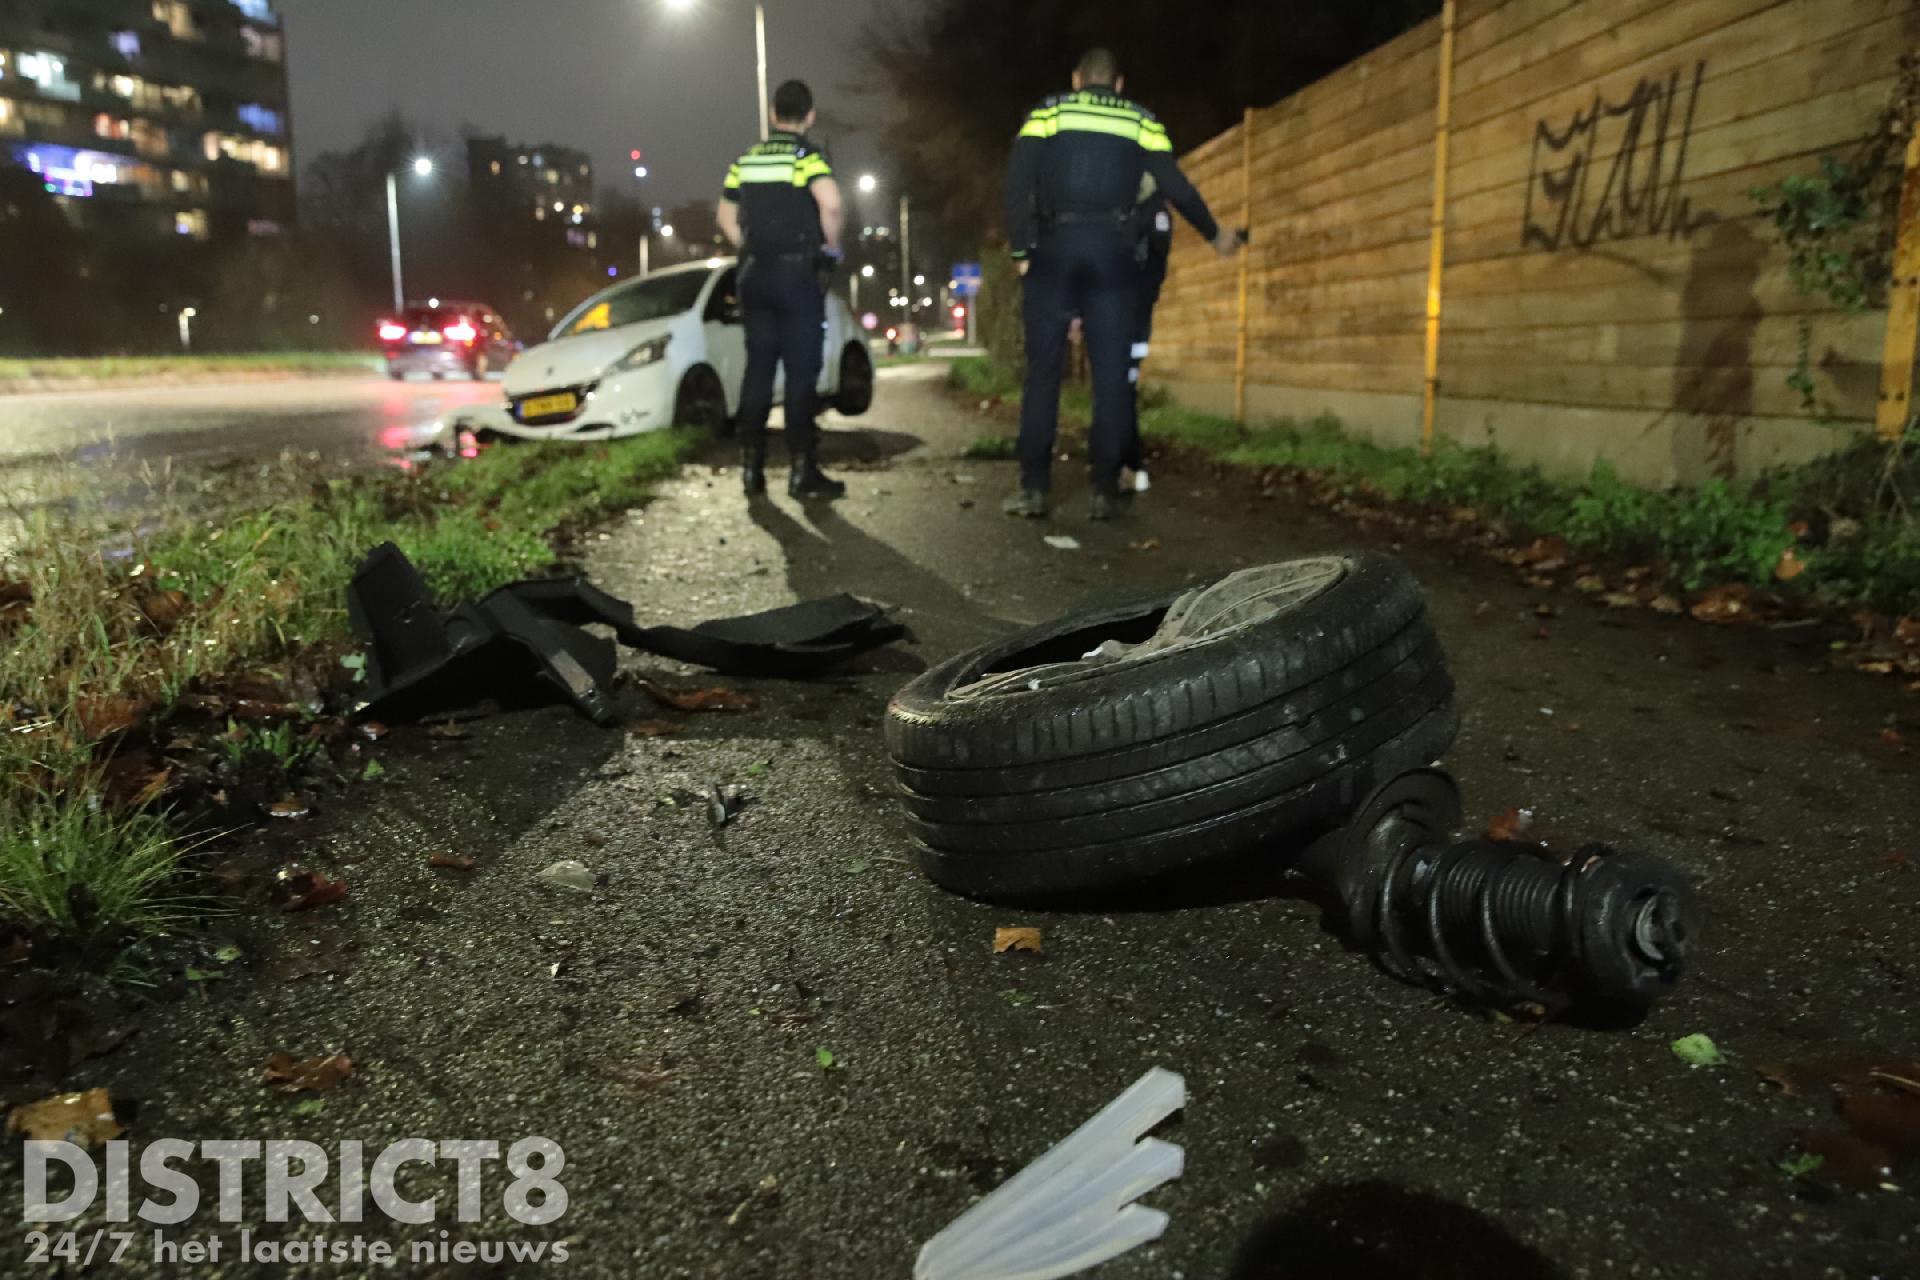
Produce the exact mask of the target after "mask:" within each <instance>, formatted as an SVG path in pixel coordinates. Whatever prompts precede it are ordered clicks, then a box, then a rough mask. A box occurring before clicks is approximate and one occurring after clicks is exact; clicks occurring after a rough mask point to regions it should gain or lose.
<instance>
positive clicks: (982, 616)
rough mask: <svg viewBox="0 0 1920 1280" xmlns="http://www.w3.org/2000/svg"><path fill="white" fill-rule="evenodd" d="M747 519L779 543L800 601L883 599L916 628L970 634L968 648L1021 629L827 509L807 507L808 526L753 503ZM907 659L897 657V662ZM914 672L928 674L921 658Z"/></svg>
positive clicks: (782, 512) (822, 505) (820, 505)
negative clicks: (850, 596) (846, 594)
mask: <svg viewBox="0 0 1920 1280" xmlns="http://www.w3.org/2000/svg"><path fill="white" fill-rule="evenodd" d="M749 514H750V515H751V517H752V519H753V522H754V524H756V525H758V526H759V527H760V528H761V529H762V530H763V531H764V532H766V533H767V534H768V535H769V536H770V537H772V538H773V540H774V541H775V542H777V543H778V544H779V545H780V549H781V551H782V553H783V554H784V555H785V556H786V560H787V584H788V586H789V587H791V588H792V590H793V593H794V595H796V596H797V597H799V598H800V599H802V600H806V599H811V598H812V597H814V596H822V595H831V594H833V593H834V592H838V591H851V592H854V593H855V594H857V595H861V596H868V597H872V598H875V599H877V600H878V601H879V602H880V603H882V604H884V605H886V606H887V607H888V610H889V611H890V612H892V613H894V615H895V616H896V617H898V618H899V620H900V621H901V622H904V623H906V624H907V626H908V628H909V629H910V630H912V629H919V628H922V627H932V628H935V629H938V630H940V631H942V632H943V633H944V632H950V631H964V632H965V633H966V634H967V635H968V636H969V637H973V638H970V639H969V640H968V641H967V643H974V642H976V639H975V638H977V639H979V640H984V639H986V638H987V637H989V636H993V635H998V634H1002V633H1004V632H1006V631H1010V630H1012V629H1013V628H1014V625H1015V624H1013V623H1011V622H1008V621H1006V620H1005V619H1002V618H998V617H995V616H993V615H992V614H989V613H987V612H986V610H985V609H984V608H983V607H982V606H981V605H980V603H979V602H977V601H975V600H972V599H969V598H968V596H967V595H966V594H965V593H964V592H962V591H960V590H958V589H957V588H955V587H954V586H953V585H952V584H950V583H948V582H947V581H946V580H945V579H943V578H941V577H939V576H938V575H937V574H933V573H929V572H928V571H927V570H926V569H924V568H922V567H921V566H920V565H919V564H917V563H915V562H914V561H913V560H911V559H910V558H908V557H907V556H905V555H903V554H901V553H900V552H899V551H897V550H895V549H894V548H893V547H891V546H889V545H888V544H886V543H885V542H882V541H881V540H880V539H878V538H876V537H874V536H873V535H872V534H870V533H867V532H866V531H865V530H863V529H861V528H859V527H858V526H856V525H854V524H852V523H851V522H849V521H848V520H846V519H845V518H844V517H842V516H841V515H840V513H839V512H837V511H835V510H834V509H833V507H832V506H831V505H829V504H827V503H816V504H813V505H810V506H808V507H807V508H806V517H807V521H808V523H807V524H802V523H801V522H800V521H798V520H796V519H794V518H793V516H792V515H790V514H788V512H787V510H786V509H785V508H784V507H783V506H781V505H779V504H778V503H775V502H773V501H768V500H759V501H755V502H754V503H752V504H751V505H750V507H749ZM883 652H885V651H883ZM901 656H903V655H901V654H899V653H898V652H897V651H896V652H895V653H894V658H895V660H896V661H897V660H898V659H899V658H900V657H901ZM886 669H906V668H886ZM911 669H913V670H922V669H924V664H923V663H920V662H919V661H918V660H917V659H915V660H914V662H913V666H912V668H911Z"/></svg>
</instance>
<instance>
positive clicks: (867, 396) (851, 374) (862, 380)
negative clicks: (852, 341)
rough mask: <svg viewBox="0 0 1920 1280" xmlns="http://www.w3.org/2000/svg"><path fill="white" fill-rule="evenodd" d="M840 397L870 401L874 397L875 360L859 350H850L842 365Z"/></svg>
mask: <svg viewBox="0 0 1920 1280" xmlns="http://www.w3.org/2000/svg"><path fill="white" fill-rule="evenodd" d="M840 398H841V399H842V400H847V401H862V402H870V401H871V400H872V399H873V361H871V360H869V359H867V358H866V357H865V356H864V355H862V354H861V353H860V352H859V351H857V350H855V351H850V352H848V353H847V357H846V359H845V360H844V361H843V362H842V364H841V367H840Z"/></svg>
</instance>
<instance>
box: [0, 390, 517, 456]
mask: <svg viewBox="0 0 1920 1280" xmlns="http://www.w3.org/2000/svg"><path fill="white" fill-rule="evenodd" d="M499 395H500V388H499V385H498V384H497V383H492V382H481V383H471V382H431V381H408V382H393V381H390V380H389V379H387V378H386V377H384V376H381V375H378V374H368V375H366V376H364V377H350V376H341V377H321V378H288V379H277V378H275V379H267V378H263V379H259V380H257V381H237V382H228V383H205V384H193V385H187V386H172V387H169V386H143V387H119V388H111V389H105V390H98V391H64V392H46V393H39V392H36V393H32V394H26V395H0V475H4V474H5V471H6V469H7V468H9V467H11V466H17V465H19V464H21V463H26V462H46V461H48V460H51V459H54V458H62V457H63V458H67V459H70V460H72V461H73V462H75V463H78V464H80V465H83V466H89V467H91V466H95V465H98V464H100V463H103V462H111V463H115V464H124V465H127V466H137V465H138V464H141V463H153V464H158V463H163V462H167V461H171V462H173V463H174V464H175V465H185V466H193V465H202V464H207V463H213V462H220V461H226V460H231V459H236V458H248V459H255V458H272V457H277V456H278V455H279V454H280V453H281V452H282V451H283V450H287V449H294V450H299V451H302V452H317V453H320V454H321V455H323V456H325V457H338V458H339V459H341V460H342V461H343V462H353V463H360V462H366V461H378V460H380V459H381V458H383V457H386V456H389V455H390V453H391V451H393V450H396V449H407V448H411V447H412V446H413V442H414V441H416V440H417V439H418V438H420V436H421V434H422V432H423V429H424V428H427V427H430V426H431V425H432V424H434V423H435V422H437V421H439V420H440V419H441V418H442V417H444V416H445V415H446V414H447V413H448V412H450V411H451V410H453V409H455V408H457V407H459V406H461V405H468V404H474V403H476V402H480V401H485V400H491V399H494V398H496V397H498V396H499Z"/></svg>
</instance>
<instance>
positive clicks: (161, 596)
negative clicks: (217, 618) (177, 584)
mask: <svg viewBox="0 0 1920 1280" xmlns="http://www.w3.org/2000/svg"><path fill="white" fill-rule="evenodd" d="M192 607H193V602H192V601H191V600H189V599H188V598H187V593H186V592H184V591H160V592H156V593H155V594H153V595H150V596H148V597H146V599H144V600H142V601H141V602H140V612H141V613H143V614H145V615H146V617H147V621H148V622H150V623H152V624H153V629H154V630H155V631H158V632H159V633H160V634H161V635H166V634H168V633H169V632H171V631H172V630H173V629H174V628H175V627H177V626H179V625H180V619H182V618H184V617H186V616H187V610H189V609H191V608H192Z"/></svg>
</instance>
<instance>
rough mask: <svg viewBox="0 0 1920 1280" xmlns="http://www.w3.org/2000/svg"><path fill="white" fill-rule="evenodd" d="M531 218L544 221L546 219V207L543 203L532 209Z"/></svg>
mask: <svg viewBox="0 0 1920 1280" xmlns="http://www.w3.org/2000/svg"><path fill="white" fill-rule="evenodd" d="M533 220H534V221H535V222H545V221H546V220H547V209H546V206H545V205H542V206H540V207H539V208H538V209H535V210H534V211H533Z"/></svg>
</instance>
